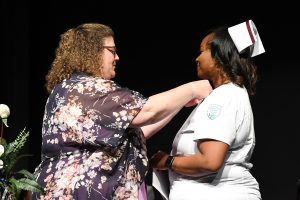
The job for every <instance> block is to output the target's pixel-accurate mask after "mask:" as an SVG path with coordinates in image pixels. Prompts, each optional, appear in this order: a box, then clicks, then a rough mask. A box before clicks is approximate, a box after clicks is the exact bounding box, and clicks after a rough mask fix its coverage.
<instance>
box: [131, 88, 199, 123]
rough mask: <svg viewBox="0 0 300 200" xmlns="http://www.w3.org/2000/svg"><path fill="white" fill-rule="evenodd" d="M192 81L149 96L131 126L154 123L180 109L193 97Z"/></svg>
mask: <svg viewBox="0 0 300 200" xmlns="http://www.w3.org/2000/svg"><path fill="white" fill-rule="evenodd" d="M194 90H195V89H194V86H193V83H187V84H184V85H181V86H178V87H176V88H174V89H171V90H168V91H166V92H162V93H159V94H156V95H153V96H150V97H149V99H148V101H147V102H146V104H145V105H144V107H143V108H142V110H141V111H140V112H139V114H138V115H137V116H136V117H135V118H134V119H133V121H132V125H133V126H145V125H149V124H155V123H157V122H159V121H162V120H163V119H164V118H166V117H168V116H170V115H171V114H172V113H174V111H177V110H180V109H181V108H182V107H183V106H184V105H186V104H187V103H188V102H189V101H190V100H192V99H193V98H195V96H194V94H195V92H194Z"/></svg>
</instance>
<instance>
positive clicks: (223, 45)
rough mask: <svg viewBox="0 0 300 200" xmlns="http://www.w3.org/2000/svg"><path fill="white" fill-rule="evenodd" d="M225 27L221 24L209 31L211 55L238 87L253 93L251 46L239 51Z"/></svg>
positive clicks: (255, 73) (255, 79)
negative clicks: (211, 35) (211, 36)
mask: <svg viewBox="0 0 300 200" xmlns="http://www.w3.org/2000/svg"><path fill="white" fill-rule="evenodd" d="M227 28H228V27H226V26H221V27H219V28H215V29H212V30H211V31H210V33H213V35H214V36H213V39H212V41H211V42H210V48H211V55H212V57H213V58H214V59H215V61H216V63H217V66H218V67H221V68H223V70H224V72H225V73H226V75H228V77H229V78H230V80H231V81H232V82H233V83H235V84H237V85H239V86H240V87H242V86H245V87H246V89H247V90H248V93H249V94H250V95H254V94H255V91H256V82H257V70H256V68H257V67H256V65H255V64H254V63H253V60H252V58H251V54H252V51H253V47H252V46H251V47H248V48H246V49H245V50H244V51H243V52H241V53H239V52H238V50H237V48H236V46H235V44H234V43H233V41H232V39H231V37H230V35H229V32H228V29H227Z"/></svg>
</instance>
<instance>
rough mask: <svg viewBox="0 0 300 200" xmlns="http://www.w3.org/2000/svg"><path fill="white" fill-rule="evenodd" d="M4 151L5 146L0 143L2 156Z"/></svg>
mask: <svg viewBox="0 0 300 200" xmlns="http://www.w3.org/2000/svg"><path fill="white" fill-rule="evenodd" d="M3 153H4V147H3V145H1V144H0V157H1V156H2V154H3Z"/></svg>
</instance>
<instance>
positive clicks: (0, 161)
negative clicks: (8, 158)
mask: <svg viewBox="0 0 300 200" xmlns="http://www.w3.org/2000/svg"><path fill="white" fill-rule="evenodd" d="M2 168H3V161H2V160H0V169H2Z"/></svg>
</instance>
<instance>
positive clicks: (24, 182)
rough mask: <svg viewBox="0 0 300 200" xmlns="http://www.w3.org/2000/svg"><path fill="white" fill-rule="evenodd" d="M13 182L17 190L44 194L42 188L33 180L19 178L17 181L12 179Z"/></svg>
mask: <svg viewBox="0 0 300 200" xmlns="http://www.w3.org/2000/svg"><path fill="white" fill-rule="evenodd" d="M13 182H14V184H15V185H16V186H17V188H18V190H28V191H32V192H37V193H44V188H43V187H41V186H40V185H39V184H38V183H37V182H36V181H34V180H30V179H28V178H21V179H19V180H16V179H14V180H13Z"/></svg>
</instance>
